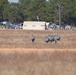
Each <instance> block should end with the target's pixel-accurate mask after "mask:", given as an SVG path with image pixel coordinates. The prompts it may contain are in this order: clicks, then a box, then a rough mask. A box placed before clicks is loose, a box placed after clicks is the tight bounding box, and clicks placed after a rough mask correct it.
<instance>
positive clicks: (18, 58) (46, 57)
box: [0, 51, 76, 75]
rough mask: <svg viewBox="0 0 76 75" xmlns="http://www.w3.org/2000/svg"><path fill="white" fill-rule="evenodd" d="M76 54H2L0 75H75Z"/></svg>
mask: <svg viewBox="0 0 76 75" xmlns="http://www.w3.org/2000/svg"><path fill="white" fill-rule="evenodd" d="M75 74H76V52H67V51H66V52H64V51H63V52H59V51H54V52H29V53H21V52H13V53H12V52H10V53H9V52H6V53H0V75H75Z"/></svg>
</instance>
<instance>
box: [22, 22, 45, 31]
mask: <svg viewBox="0 0 76 75" xmlns="http://www.w3.org/2000/svg"><path fill="white" fill-rule="evenodd" d="M23 29H25V30H45V22H44V21H24V22H23Z"/></svg>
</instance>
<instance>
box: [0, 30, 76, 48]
mask: <svg viewBox="0 0 76 75" xmlns="http://www.w3.org/2000/svg"><path fill="white" fill-rule="evenodd" d="M32 33H33V34H34V35H35V36H36V40H35V42H34V43H31V41H30V36H31V34H32ZM48 34H59V35H60V36H61V40H60V41H59V42H58V43H57V44H55V43H54V42H53V43H50V42H49V43H48V44H47V43H46V42H45V41H44V38H45V36H46V35H48ZM0 48H37V49H44V48H53V49H57V48H58V49H64V48H67V49H69V48H70V49H76V31H60V30H55V31H26V30H0Z"/></svg>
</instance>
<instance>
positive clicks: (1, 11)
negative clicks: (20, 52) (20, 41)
mask: <svg viewBox="0 0 76 75" xmlns="http://www.w3.org/2000/svg"><path fill="white" fill-rule="evenodd" d="M59 7H60V13H61V21H62V23H70V24H71V23H75V19H76V0H48V1H46V0H19V2H18V3H9V2H8V0H0V21H2V20H7V21H10V22H21V21H24V20H35V21H36V20H37V16H39V18H40V20H41V21H54V20H59Z"/></svg>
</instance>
